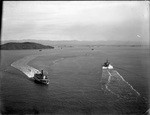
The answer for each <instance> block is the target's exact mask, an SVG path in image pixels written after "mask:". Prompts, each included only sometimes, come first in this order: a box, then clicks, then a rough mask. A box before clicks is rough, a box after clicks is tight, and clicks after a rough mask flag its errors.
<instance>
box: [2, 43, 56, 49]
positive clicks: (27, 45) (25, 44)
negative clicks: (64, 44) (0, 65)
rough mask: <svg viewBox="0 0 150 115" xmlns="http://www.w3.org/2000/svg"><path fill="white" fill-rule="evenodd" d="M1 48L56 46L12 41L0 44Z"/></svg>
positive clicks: (43, 47) (50, 47)
mask: <svg viewBox="0 0 150 115" xmlns="http://www.w3.org/2000/svg"><path fill="white" fill-rule="evenodd" d="M0 49H1V50H24V49H54V47H52V46H48V45H42V44H39V43H34V42H23V43H16V42H10V43H6V44H3V45H0Z"/></svg>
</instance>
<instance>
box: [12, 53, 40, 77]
mask: <svg viewBox="0 0 150 115" xmlns="http://www.w3.org/2000/svg"><path fill="white" fill-rule="evenodd" d="M36 57H37V55H31V56H27V57H24V58H22V59H20V60H17V61H15V62H13V63H12V64H11V66H12V67H14V68H16V69H18V70H20V71H21V72H23V73H24V74H25V75H27V76H28V77H29V78H32V77H33V76H34V74H35V73H39V72H40V71H39V70H37V69H35V68H33V67H31V66H28V65H27V64H28V62H29V61H31V60H33V59H34V58H36Z"/></svg>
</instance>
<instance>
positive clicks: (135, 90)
mask: <svg viewBox="0 0 150 115" xmlns="http://www.w3.org/2000/svg"><path fill="white" fill-rule="evenodd" d="M114 71H115V72H116V73H117V74H118V75H119V76H120V77H121V79H122V80H123V81H124V82H126V83H127V84H128V85H129V86H130V87H131V89H132V90H134V91H135V92H136V93H137V94H138V95H140V93H139V92H138V91H136V90H135V89H134V88H133V87H132V85H130V84H129V83H128V82H127V81H126V80H124V78H123V77H122V76H121V75H120V74H119V73H118V72H117V71H116V70H114Z"/></svg>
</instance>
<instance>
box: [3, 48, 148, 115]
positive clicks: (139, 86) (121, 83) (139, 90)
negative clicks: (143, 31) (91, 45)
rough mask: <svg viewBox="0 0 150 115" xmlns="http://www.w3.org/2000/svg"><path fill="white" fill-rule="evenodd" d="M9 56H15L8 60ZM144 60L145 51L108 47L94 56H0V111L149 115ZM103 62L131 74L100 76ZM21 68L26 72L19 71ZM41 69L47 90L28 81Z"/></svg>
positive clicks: (73, 52) (79, 52) (66, 52)
mask: <svg viewBox="0 0 150 115" xmlns="http://www.w3.org/2000/svg"><path fill="white" fill-rule="evenodd" d="M10 52H13V53H11V54H12V55H11V56H10ZM124 52H126V55H125V54H124ZM143 54H144V55H143ZM146 55H147V54H146V51H144V52H143V50H140V51H139V49H130V50H128V49H127V48H122V49H118V48H107V47H106V48H105V47H104V48H103V49H102V48H97V49H95V50H94V51H91V50H90V49H88V48H83V49H81V48H80V49H78V48H77V49H63V50H59V49H56V50H43V51H42V52H39V51H36V50H34V51H4V52H2V63H1V75H2V76H1V101H2V106H1V107H2V109H1V111H2V113H19V114H25V113H29V114H34V113H37V114H38V113H39V114H40V113H48V114H104V115H105V114H115V115H116V114H135V115H137V114H139V115H140V114H142V113H144V112H146V111H147V109H148V94H147V90H148V82H147V81H148V77H147V73H146V74H144V73H145V72H147V70H146V68H145V69H143V63H145V62H143V63H141V62H142V61H143V58H144V59H146ZM108 56H109V58H108ZM137 57H138V58H137ZM106 58H108V59H110V60H111V62H112V65H114V66H119V67H120V68H123V69H125V70H127V71H130V72H127V71H123V70H119V69H115V70H112V71H102V70H101V64H103V62H104V61H105V59H106ZM116 59H117V60H116ZM139 60H140V61H139ZM145 61H146V60H145ZM17 62H19V63H17ZM11 65H12V66H11ZM22 65H23V67H25V68H20V67H22ZM146 66H147V65H146ZM14 67H16V68H17V69H15V68H14ZM128 68H129V69H128ZM41 69H44V71H45V73H46V74H48V78H49V79H50V84H49V85H48V86H44V85H41V84H36V83H34V81H33V79H32V76H33V73H34V72H36V71H38V70H41ZM32 70H33V71H32ZM139 70H141V71H139ZM104 73H105V74H104ZM134 73H136V74H134ZM137 75H139V76H137ZM141 81H142V83H141Z"/></svg>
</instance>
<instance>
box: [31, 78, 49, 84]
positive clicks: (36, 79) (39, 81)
mask: <svg viewBox="0 0 150 115" xmlns="http://www.w3.org/2000/svg"><path fill="white" fill-rule="evenodd" d="M33 79H34V81H35V82H37V83H41V84H45V85H48V84H49V80H48V79H46V80H45V79H38V78H36V77H33Z"/></svg>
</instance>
